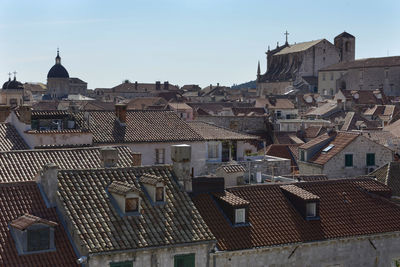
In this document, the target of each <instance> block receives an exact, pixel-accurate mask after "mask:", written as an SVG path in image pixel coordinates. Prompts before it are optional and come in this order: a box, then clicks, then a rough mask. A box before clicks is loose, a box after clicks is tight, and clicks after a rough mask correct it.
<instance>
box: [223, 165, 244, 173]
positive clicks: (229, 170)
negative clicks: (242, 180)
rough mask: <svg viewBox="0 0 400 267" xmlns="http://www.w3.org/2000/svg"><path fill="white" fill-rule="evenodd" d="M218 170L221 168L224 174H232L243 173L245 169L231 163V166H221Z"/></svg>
mask: <svg viewBox="0 0 400 267" xmlns="http://www.w3.org/2000/svg"><path fill="white" fill-rule="evenodd" d="M220 168H222V169H223V170H224V171H225V172H226V173H234V172H245V171H246V169H245V168H244V167H243V166H242V165H240V164H237V163H231V164H227V165H224V166H221V167H220Z"/></svg>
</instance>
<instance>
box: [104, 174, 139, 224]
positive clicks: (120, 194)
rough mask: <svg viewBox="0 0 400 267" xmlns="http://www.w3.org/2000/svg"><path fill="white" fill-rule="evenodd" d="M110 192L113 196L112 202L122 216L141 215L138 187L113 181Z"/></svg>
mask: <svg viewBox="0 0 400 267" xmlns="http://www.w3.org/2000/svg"><path fill="white" fill-rule="evenodd" d="M108 192H109V193H110V195H111V201H112V203H113V205H114V206H115V208H116V209H117V212H118V213H119V214H120V216H121V217H122V216H127V215H140V202H141V199H140V194H141V192H140V190H139V189H138V188H137V187H136V185H134V184H131V183H127V182H121V181H113V182H112V183H111V184H110V185H109V186H108Z"/></svg>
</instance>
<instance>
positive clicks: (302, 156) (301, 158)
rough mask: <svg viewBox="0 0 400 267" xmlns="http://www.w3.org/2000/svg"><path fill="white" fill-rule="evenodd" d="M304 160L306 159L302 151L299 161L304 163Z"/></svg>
mask: <svg viewBox="0 0 400 267" xmlns="http://www.w3.org/2000/svg"><path fill="white" fill-rule="evenodd" d="M305 158H306V156H305V153H304V150H300V160H301V161H304V160H305Z"/></svg>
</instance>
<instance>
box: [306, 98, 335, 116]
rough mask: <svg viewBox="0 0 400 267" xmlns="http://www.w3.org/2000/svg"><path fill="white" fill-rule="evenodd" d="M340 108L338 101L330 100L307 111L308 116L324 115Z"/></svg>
mask: <svg viewBox="0 0 400 267" xmlns="http://www.w3.org/2000/svg"><path fill="white" fill-rule="evenodd" d="M338 109H339V108H338V104H337V103H336V102H333V101H328V102H327V103H325V104H323V105H321V106H319V107H316V108H314V109H312V110H311V111H309V112H307V114H306V116H324V115H327V114H329V113H331V112H334V111H335V110H338Z"/></svg>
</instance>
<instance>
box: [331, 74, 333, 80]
mask: <svg viewBox="0 0 400 267" xmlns="http://www.w3.org/2000/svg"><path fill="white" fill-rule="evenodd" d="M331 81H333V72H331Z"/></svg>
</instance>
